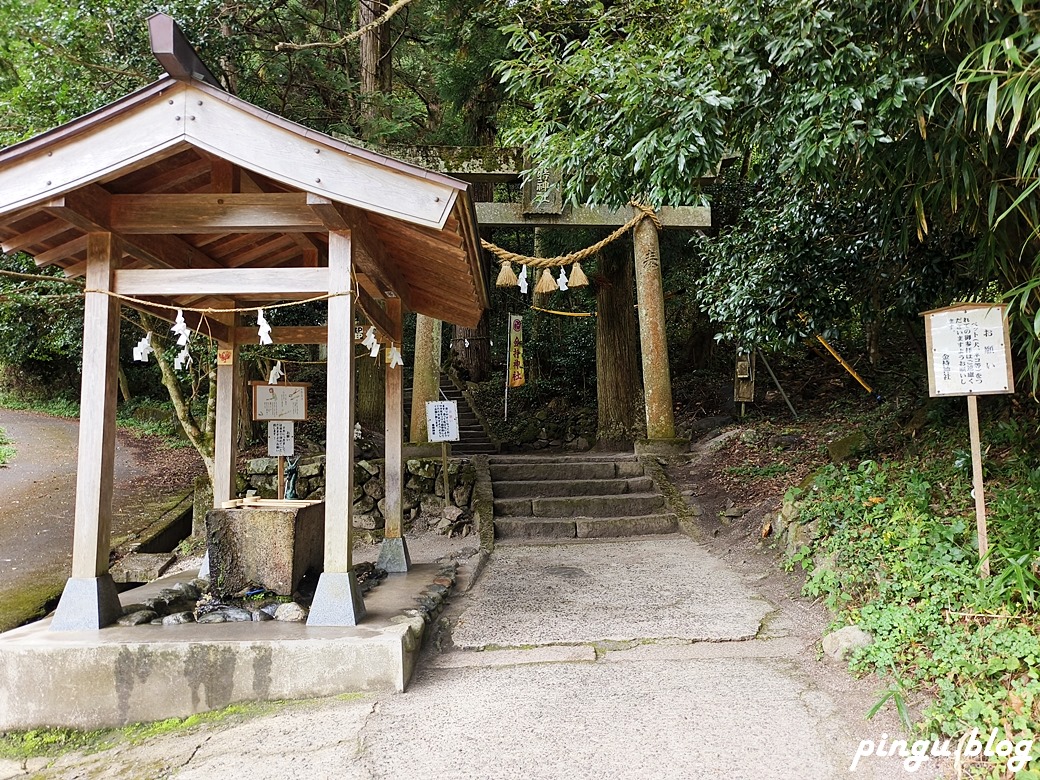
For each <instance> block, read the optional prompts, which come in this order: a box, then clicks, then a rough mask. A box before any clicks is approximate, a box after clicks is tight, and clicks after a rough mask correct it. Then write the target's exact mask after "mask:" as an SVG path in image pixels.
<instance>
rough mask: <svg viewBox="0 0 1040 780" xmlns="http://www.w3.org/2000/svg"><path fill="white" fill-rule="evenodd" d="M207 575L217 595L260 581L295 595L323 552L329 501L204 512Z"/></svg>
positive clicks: (319, 567)
mask: <svg viewBox="0 0 1040 780" xmlns="http://www.w3.org/2000/svg"><path fill="white" fill-rule="evenodd" d="M206 539H207V542H208V543H209V575H210V577H209V579H210V583H211V586H212V588H213V590H214V591H215V592H216V593H217V594H218V595H231V594H234V593H238V592H239V591H241V590H242V589H243V588H246V587H248V586H252V585H258V586H260V587H263V588H266V589H267V590H269V591H271V592H273V593H277V594H279V595H282V596H291V595H292V594H293V592H294V591H295V590H296V587H297V586H298V585H299V584H300V580H302V579H303V577H304V575H305V574H306V573H307V571H308V570H309V569H313V570H314V571H317V572H320V571H321V570H322V564H323V561H324V554H325V505H324V504H312V505H311V506H306V507H301V508H298V509H297V508H278V509H275V508H243V509H211V510H210V511H209V512H208V513H207V514H206Z"/></svg>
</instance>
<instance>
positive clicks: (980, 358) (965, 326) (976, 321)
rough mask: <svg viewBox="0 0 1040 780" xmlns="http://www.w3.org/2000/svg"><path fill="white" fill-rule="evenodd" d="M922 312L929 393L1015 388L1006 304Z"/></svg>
mask: <svg viewBox="0 0 1040 780" xmlns="http://www.w3.org/2000/svg"><path fill="white" fill-rule="evenodd" d="M922 316H923V317H924V322H925V340H926V342H927V351H928V394H929V395H931V396H932V397H933V398H934V397H937V396H950V395H992V394H994V393H1013V392H1015V380H1014V376H1013V374H1012V371H1011V339H1010V338H1009V337H1008V325H1007V306H1006V305H1004V304H996V303H968V304H961V305H958V306H951V307H949V308H946V309H936V310H934V311H926V312H925V313H924V314H923V315H922Z"/></svg>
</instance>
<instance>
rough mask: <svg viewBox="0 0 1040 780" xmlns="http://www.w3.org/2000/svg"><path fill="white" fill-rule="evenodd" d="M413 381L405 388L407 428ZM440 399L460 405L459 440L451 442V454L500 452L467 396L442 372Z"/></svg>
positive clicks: (491, 453)
mask: <svg viewBox="0 0 1040 780" xmlns="http://www.w3.org/2000/svg"><path fill="white" fill-rule="evenodd" d="M411 387H412V383H411V381H408V382H406V384H405V390H404V408H405V428H406V429H407V427H408V415H409V411H410V410H411V408H412V389H411ZM440 391H441V397H440V400H445V399H447V400H448V401H455V402H456V403H457V404H458V407H459V440H458V441H455V442H452V443H451V454H452V455H459V456H466V455H493V454H495V453H497V452H498V447H497V446H495V443H494V442H493V441H491V438H490V437H489V436H488V434H487V431H485V430H484V426H483V425H481V424H480V420H479V419H477V415H476V414H475V413H474V412H473V409H472V408H471V407H470V405H469V402H468V401H467V400H466V397H465V396H464V395H463V394H462V391H461V390H459V389H458V388H457V387H456V386H455V385H454V384H453V383H452V381H451V380H450V379H449V378H448V377H446V376H445V375H444V374H441V377H440Z"/></svg>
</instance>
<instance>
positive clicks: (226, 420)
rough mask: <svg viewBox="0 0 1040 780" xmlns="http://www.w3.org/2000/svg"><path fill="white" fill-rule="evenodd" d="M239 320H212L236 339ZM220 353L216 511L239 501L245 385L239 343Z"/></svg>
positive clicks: (229, 317)
mask: <svg viewBox="0 0 1040 780" xmlns="http://www.w3.org/2000/svg"><path fill="white" fill-rule="evenodd" d="M232 308H233V307H232ZM238 317H239V315H238V314H237V313H234V312H228V313H227V314H224V315H213V317H212V318H213V319H215V320H217V321H218V322H220V323H221V324H222V325H224V327H225V329H226V331H227V333H228V335H229V336H231V337H232V338H233V337H234V336H235V335H236V334H237V333H238V329H237V328H236V327H235V326H236V325H237V324H238ZM217 350H218V352H217V409H216V421H215V425H214V428H213V507H214V508H218V507H220V506H221V505H222V504H223V503H224V502H225V501H230V500H231V499H233V498H234V497H235V477H236V468H235V465H236V460H237V459H238V446H237V445H238V410H239V407H240V406H241V404H240V400H241V398H240V396H241V392H242V389H241V388H242V383H241V382H239V381H238V362H239V356H238V343H237V342H236V341H223V342H220V343H218V345H217ZM193 531H194V529H193Z"/></svg>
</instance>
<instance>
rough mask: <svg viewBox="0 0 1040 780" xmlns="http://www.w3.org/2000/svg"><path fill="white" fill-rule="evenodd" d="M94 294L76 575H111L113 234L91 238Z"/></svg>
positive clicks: (87, 327)
mask: <svg viewBox="0 0 1040 780" xmlns="http://www.w3.org/2000/svg"><path fill="white" fill-rule="evenodd" d="M87 264H88V266H87V288H88V289H90V290H98V291H99V292H88V293H87V294H86V304H85V309H84V315H83V382H82V389H81V400H80V410H81V411H80V426H79V455H78V458H79V463H78V465H77V469H76V525H75V534H74V540H73V550H72V576H73V577H74V578H75V577H83V578H91V577H100V576H101V575H103V574H105V573H106V572H107V571H108V554H109V549H110V544H109V539H110V536H111V527H112V485H113V475H114V465H115V451H116V447H115V442H116V379H117V376H118V373H119V302H118V301H117V300H116V299H115V298H112V297H111V296H109V295H106V294H105V293H104V292H101V291H105V290H111V289H112V277H113V269H114V268H115V264H116V256H115V246H114V243H113V241H112V236H111V235H109V234H107V233H93V234H91V235H90V241H89V246H88V248H87Z"/></svg>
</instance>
